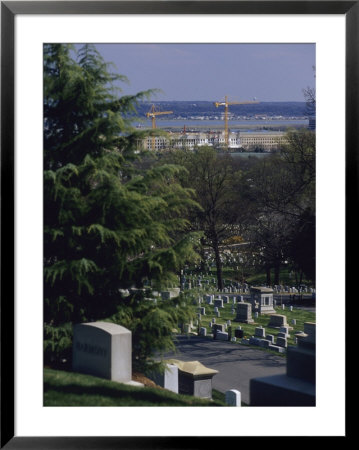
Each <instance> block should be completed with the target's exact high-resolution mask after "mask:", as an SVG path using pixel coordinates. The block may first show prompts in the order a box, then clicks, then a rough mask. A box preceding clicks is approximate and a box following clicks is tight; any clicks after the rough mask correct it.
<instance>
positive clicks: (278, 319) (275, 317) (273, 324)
mask: <svg viewBox="0 0 359 450" xmlns="http://www.w3.org/2000/svg"><path fill="white" fill-rule="evenodd" d="M287 325H288V324H287V317H286V316H284V315H282V314H271V315H270V319H269V324H268V327H269V328H280V327H283V326H287Z"/></svg>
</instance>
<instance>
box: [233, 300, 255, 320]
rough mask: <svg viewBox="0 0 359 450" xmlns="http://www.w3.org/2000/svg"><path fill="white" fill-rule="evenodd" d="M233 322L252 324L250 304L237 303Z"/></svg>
mask: <svg viewBox="0 0 359 450" xmlns="http://www.w3.org/2000/svg"><path fill="white" fill-rule="evenodd" d="M234 321H235V322H243V323H253V322H254V320H253V319H252V305H251V304H250V303H245V302H243V303H242V302H240V303H237V315H236V318H235V319H234Z"/></svg>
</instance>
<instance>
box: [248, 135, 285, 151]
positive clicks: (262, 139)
mask: <svg viewBox="0 0 359 450" xmlns="http://www.w3.org/2000/svg"><path fill="white" fill-rule="evenodd" d="M285 141H286V138H285V133H284V132H282V131H256V132H252V131H248V132H247V131H242V132H241V133H240V145H241V147H242V148H243V149H244V150H248V151H253V150H255V149H263V150H265V151H268V152H270V151H272V150H276V149H278V148H279V147H280V146H281V145H283V144H284V143H285Z"/></svg>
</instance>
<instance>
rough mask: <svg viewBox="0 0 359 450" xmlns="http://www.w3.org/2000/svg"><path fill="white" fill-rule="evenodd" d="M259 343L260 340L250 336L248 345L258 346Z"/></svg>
mask: <svg viewBox="0 0 359 450" xmlns="http://www.w3.org/2000/svg"><path fill="white" fill-rule="evenodd" d="M259 341H260V339H259V338H257V337H255V336H251V337H250V338H249V344H250V345H259Z"/></svg>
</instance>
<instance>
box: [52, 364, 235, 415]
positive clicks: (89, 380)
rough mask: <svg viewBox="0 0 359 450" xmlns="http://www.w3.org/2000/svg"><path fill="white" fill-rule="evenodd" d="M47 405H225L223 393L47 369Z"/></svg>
mask: <svg viewBox="0 0 359 450" xmlns="http://www.w3.org/2000/svg"><path fill="white" fill-rule="evenodd" d="M44 406H226V405H225V402H224V395H223V394H221V393H220V392H217V391H213V400H212V401H210V400H204V399H200V398H197V397H192V396H188V395H179V394H175V393H173V392H171V391H168V390H166V389H156V388H150V387H133V386H127V385H125V384H121V383H116V382H113V381H108V380H105V379H102V378H97V377H93V376H90V375H82V374H79V373H73V372H65V371H61V370H52V369H44Z"/></svg>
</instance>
